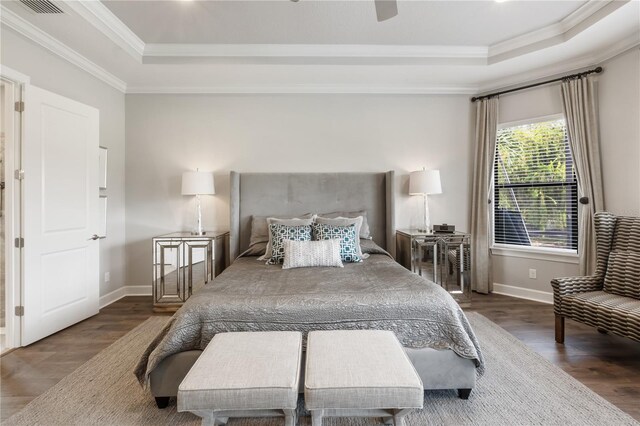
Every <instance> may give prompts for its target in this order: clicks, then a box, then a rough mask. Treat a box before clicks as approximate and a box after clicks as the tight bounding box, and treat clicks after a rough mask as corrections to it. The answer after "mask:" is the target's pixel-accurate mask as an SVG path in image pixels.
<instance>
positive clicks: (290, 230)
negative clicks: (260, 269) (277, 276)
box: [267, 223, 311, 265]
mask: <svg viewBox="0 0 640 426" xmlns="http://www.w3.org/2000/svg"><path fill="white" fill-rule="evenodd" d="M269 233H270V234H271V257H270V258H269V260H267V264H268V265H277V264H279V263H282V262H283V261H284V242H285V240H293V241H311V226H309V225H300V226H292V225H283V224H281V223H272V224H271V225H269Z"/></svg>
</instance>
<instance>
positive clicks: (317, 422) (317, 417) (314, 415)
mask: <svg viewBox="0 0 640 426" xmlns="http://www.w3.org/2000/svg"><path fill="white" fill-rule="evenodd" d="M322 414H323V413H322V410H312V411H311V426H322Z"/></svg>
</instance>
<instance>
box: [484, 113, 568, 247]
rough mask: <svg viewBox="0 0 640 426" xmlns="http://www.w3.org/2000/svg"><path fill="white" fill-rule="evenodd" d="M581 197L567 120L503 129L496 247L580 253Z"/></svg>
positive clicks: (497, 179) (498, 161)
mask: <svg viewBox="0 0 640 426" xmlns="http://www.w3.org/2000/svg"><path fill="white" fill-rule="evenodd" d="M577 194H578V187H577V181H576V174H575V170H574V167H573V158H572V156H571V150H570V148H569V141H568V138H567V129H566V125H565V121H564V119H563V118H560V119H553V120H547V121H538V122H529V123H526V124H518V125H508V126H505V127H501V128H499V129H498V134H497V141H496V156H495V162H494V197H493V200H494V201H493V208H494V212H493V213H494V218H493V219H494V244H495V245H498V244H500V245H509V246H529V247H536V248H538V247H540V248H552V249H564V250H573V251H577V248H578V196H577Z"/></svg>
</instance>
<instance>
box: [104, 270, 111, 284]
mask: <svg viewBox="0 0 640 426" xmlns="http://www.w3.org/2000/svg"><path fill="white" fill-rule="evenodd" d="M109 281H111V273H109V272H105V273H104V282H105V283H108V282H109Z"/></svg>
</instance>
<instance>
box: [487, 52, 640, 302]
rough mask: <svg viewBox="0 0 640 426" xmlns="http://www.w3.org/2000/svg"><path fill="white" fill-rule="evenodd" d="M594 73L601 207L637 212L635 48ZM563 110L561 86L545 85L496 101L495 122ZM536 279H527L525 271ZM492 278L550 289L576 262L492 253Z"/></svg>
mask: <svg viewBox="0 0 640 426" xmlns="http://www.w3.org/2000/svg"><path fill="white" fill-rule="evenodd" d="M602 65H603V67H604V68H605V72H604V73H603V74H602V75H601V76H599V77H598V79H599V83H598V92H599V112H600V143H601V150H602V172H603V181H604V195H605V196H604V198H605V208H606V209H607V210H608V211H611V212H613V213H616V214H621V215H635V216H640V50H639V49H638V48H634V49H632V50H629V51H627V52H625V53H623V54H621V55H618V56H617V57H615V58H613V59H611V60H609V61H607V62H605V63H604V64H602ZM556 113H562V98H561V94H560V87H559V86H557V85H554V86H547V87H543V88H538V89H534V90H529V91H525V92H519V93H516V94H512V95H507V96H503V97H502V98H501V99H500V121H501V122H510V121H517V120H522V119H526V118H533V117H539V116H544V115H551V114H556ZM530 268H532V269H536V270H537V278H536V279H530V278H529V269H530ZM493 273H494V274H493V278H494V279H493V281H494V282H495V283H498V284H506V285H510V286H515V287H519V288H523V289H530V290H537V291H543V292H551V286H550V284H549V281H550V280H551V279H552V278H554V277H561V276H572V275H577V274H578V265H577V264H575V263H566V262H563V261H562V259H561V258H557V259H556V260H555V261H546V260H536V259H533V258H518V257H511V256H509V257H507V256H493Z"/></svg>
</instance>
